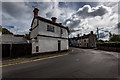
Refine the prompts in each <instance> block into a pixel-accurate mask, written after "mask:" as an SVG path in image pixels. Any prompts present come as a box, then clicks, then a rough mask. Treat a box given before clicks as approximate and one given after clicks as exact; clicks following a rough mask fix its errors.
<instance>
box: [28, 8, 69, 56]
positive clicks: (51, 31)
mask: <svg viewBox="0 0 120 80" xmlns="http://www.w3.org/2000/svg"><path fill="white" fill-rule="evenodd" d="M38 11H39V10H38V9H37V8H35V9H34V11H33V12H34V18H33V21H32V24H31V29H30V38H31V41H32V54H35V53H45V52H54V51H58V52H59V51H63V50H68V49H69V46H68V27H64V26H62V25H61V24H60V23H56V18H55V17H52V18H51V19H52V21H51V20H48V19H45V18H42V17H40V16H38Z"/></svg>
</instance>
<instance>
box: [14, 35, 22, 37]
mask: <svg viewBox="0 0 120 80" xmlns="http://www.w3.org/2000/svg"><path fill="white" fill-rule="evenodd" d="M14 36H15V37H24V35H14Z"/></svg>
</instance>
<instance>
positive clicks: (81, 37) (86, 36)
mask: <svg viewBox="0 0 120 80" xmlns="http://www.w3.org/2000/svg"><path fill="white" fill-rule="evenodd" d="M89 36H90V34H88V35H84V36H80V37H79V38H78V39H85V38H89Z"/></svg>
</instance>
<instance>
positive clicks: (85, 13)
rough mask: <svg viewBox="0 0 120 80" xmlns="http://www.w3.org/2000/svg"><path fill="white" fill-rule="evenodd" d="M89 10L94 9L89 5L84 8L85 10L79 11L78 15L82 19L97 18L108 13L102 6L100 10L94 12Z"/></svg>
mask: <svg viewBox="0 0 120 80" xmlns="http://www.w3.org/2000/svg"><path fill="white" fill-rule="evenodd" d="M89 9H92V8H91V7H90V6H89V5H88V6H85V7H83V9H81V10H79V11H78V12H77V13H76V15H78V16H80V17H81V18H87V17H95V16H103V15H104V14H106V13H107V12H108V11H107V9H106V8H105V7H103V6H100V7H98V9H94V10H93V9H92V10H93V11H92V12H89Z"/></svg>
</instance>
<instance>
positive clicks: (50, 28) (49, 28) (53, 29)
mask: <svg viewBox="0 0 120 80" xmlns="http://www.w3.org/2000/svg"><path fill="white" fill-rule="evenodd" d="M47 31H50V32H55V27H54V26H51V25H47Z"/></svg>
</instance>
